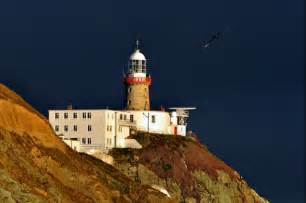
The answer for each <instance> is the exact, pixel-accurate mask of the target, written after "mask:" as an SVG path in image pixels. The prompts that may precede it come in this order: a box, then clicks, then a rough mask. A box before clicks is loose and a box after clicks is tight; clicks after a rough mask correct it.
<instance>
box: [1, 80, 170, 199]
mask: <svg viewBox="0 0 306 203" xmlns="http://www.w3.org/2000/svg"><path fill="white" fill-rule="evenodd" d="M0 202H8V203H13V202H73V203H75V202H80V203H85V202H171V200H170V199H169V198H167V197H166V195H164V194H162V193H161V192H159V191H158V190H155V189H153V188H151V187H148V186H145V185H141V184H139V183H136V182H134V181H132V180H131V179H130V178H128V177H127V176H125V175H124V174H122V173H120V172H119V171H118V170H116V169H115V168H114V167H112V166H111V165H108V164H106V163H104V162H102V161H100V160H98V159H96V158H94V157H91V156H89V155H85V154H79V153H77V152H75V151H73V150H72V149H70V148H69V147H67V146H66V145H65V144H64V143H63V142H62V141H61V140H60V139H58V138H57V136H56V135H55V134H54V132H53V130H52V128H51V127H50V125H49V123H48V121H47V120H46V119H45V118H44V117H43V116H42V115H41V114H39V113H38V112H37V111H36V110H35V109H33V108H32V107H31V106H30V105H29V104H28V103H26V102H25V101H24V100H23V99H22V98H21V97H19V96H18V95H17V94H16V93H15V92H13V91H11V90H9V89H8V88H6V87H5V86H4V85H1V84H0Z"/></svg>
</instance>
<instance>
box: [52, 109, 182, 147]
mask: <svg viewBox="0 0 306 203" xmlns="http://www.w3.org/2000/svg"><path fill="white" fill-rule="evenodd" d="M56 115H58V118H56ZM65 115H67V116H68V117H67V118H66V117H65ZM74 115H76V116H77V117H76V118H75V117H74ZM83 115H85V117H84V116H83ZM176 120H177V119H176V117H175V118H174V117H173V115H172V117H171V118H170V114H169V113H168V112H164V111H115V110H109V109H100V110H99V109H88V110H84V109H82V110H80V109H71V110H49V122H50V123H51V126H52V127H53V129H54V130H55V132H56V134H58V135H60V134H62V135H63V137H62V139H70V138H76V139H78V140H79V142H75V141H74V142H73V144H72V142H69V143H68V141H65V142H66V143H67V144H68V145H69V146H71V147H72V148H76V149H77V151H80V152H89V151H90V150H106V151H107V150H109V149H111V148H114V147H118V148H126V147H131V148H133V147H135V148H140V147H141V145H140V144H139V143H138V142H137V141H136V140H132V139H127V138H128V136H129V135H130V129H135V130H139V131H145V132H148V131H149V132H151V133H158V134H174V128H177V135H183V136H184V135H186V126H182V125H177V123H176ZM74 126H76V128H77V129H76V131H75V130H74V128H75V127H74ZM89 126H90V128H91V130H89ZM65 127H68V130H67V131H65ZM84 141H85V142H84ZM90 141H91V142H90Z"/></svg>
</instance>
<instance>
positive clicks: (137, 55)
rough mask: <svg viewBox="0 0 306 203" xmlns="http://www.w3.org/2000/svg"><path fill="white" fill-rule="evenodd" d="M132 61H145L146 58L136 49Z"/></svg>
mask: <svg viewBox="0 0 306 203" xmlns="http://www.w3.org/2000/svg"><path fill="white" fill-rule="evenodd" d="M130 60H140V61H145V60H146V57H145V56H144V55H143V54H142V53H141V52H140V51H139V49H136V50H135V51H134V53H132V55H131V56H130Z"/></svg>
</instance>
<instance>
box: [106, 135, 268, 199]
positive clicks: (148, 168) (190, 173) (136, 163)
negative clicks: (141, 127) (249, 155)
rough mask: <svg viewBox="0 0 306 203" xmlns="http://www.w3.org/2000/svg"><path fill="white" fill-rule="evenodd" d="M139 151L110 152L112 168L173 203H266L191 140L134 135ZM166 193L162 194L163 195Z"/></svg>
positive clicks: (205, 149) (235, 175)
mask: <svg viewBox="0 0 306 203" xmlns="http://www.w3.org/2000/svg"><path fill="white" fill-rule="evenodd" d="M131 138H133V139H136V140H137V141H138V142H139V143H140V144H141V145H142V146H143V148H142V149H113V150H112V151H111V155H112V156H113V158H114V161H113V165H114V166H115V167H117V168H118V169H119V170H120V171H122V172H123V173H125V174H126V175H128V176H130V177H131V178H133V179H134V180H135V181H136V182H139V183H142V184H147V185H150V186H153V187H155V188H156V187H159V188H163V189H164V190H165V191H167V193H169V195H170V196H171V197H172V198H174V199H175V200H176V201H177V202H203V203H206V202H209V203H267V202H268V201H267V200H265V199H264V198H262V197H260V196H259V195H258V194H257V193H256V192H255V191H254V190H253V189H251V188H250V187H249V186H248V185H247V183H246V181H245V180H244V179H243V178H242V177H241V176H240V175H239V174H238V173H237V172H236V171H235V170H233V169H232V168H230V167H229V166H228V165H226V164H225V163H224V162H223V161H221V160H220V159H218V158H217V157H216V156H214V155H213V154H212V153H210V152H209V151H208V149H207V148H206V147H205V146H204V145H202V144H200V143H199V142H198V141H197V139H195V138H194V137H191V136H190V137H181V136H178V137H176V136H172V135H157V134H147V133H138V134H135V135H133V136H132V137H131ZM167 193H166V194H167Z"/></svg>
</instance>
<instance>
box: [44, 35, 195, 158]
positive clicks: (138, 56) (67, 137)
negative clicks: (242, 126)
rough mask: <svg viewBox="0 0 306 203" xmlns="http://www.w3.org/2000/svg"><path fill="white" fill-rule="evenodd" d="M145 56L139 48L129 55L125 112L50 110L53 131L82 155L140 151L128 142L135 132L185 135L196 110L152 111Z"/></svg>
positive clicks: (138, 146)
mask: <svg viewBox="0 0 306 203" xmlns="http://www.w3.org/2000/svg"><path fill="white" fill-rule="evenodd" d="M151 82H152V79H151V76H150V75H149V74H148V73H147V64H146V58H145V56H144V55H143V54H142V53H141V52H140V49H139V48H138V41H137V46H136V49H135V51H134V52H133V53H132V55H131V56H130V60H129V71H128V74H127V75H125V76H124V84H125V88H126V94H127V95H126V110H122V111H119V110H109V109H72V107H70V108H68V109H66V110H49V121H50V123H51V125H52V127H53V128H54V131H55V132H56V134H57V135H59V136H60V137H61V138H62V139H63V140H64V142H65V143H66V144H68V145H69V146H70V147H72V148H73V149H75V150H77V151H80V152H89V151H91V150H106V151H107V150H109V149H111V148H114V147H115V148H140V147H141V145H140V144H139V143H138V142H137V141H136V140H133V139H129V138H128V137H129V135H130V133H131V132H132V131H144V132H150V133H158V134H171V135H181V136H185V135H186V127H187V122H186V120H187V117H188V111H189V110H192V109H194V108H172V110H173V111H172V112H171V113H169V112H165V111H152V110H150V97H149V88H150V85H151Z"/></svg>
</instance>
